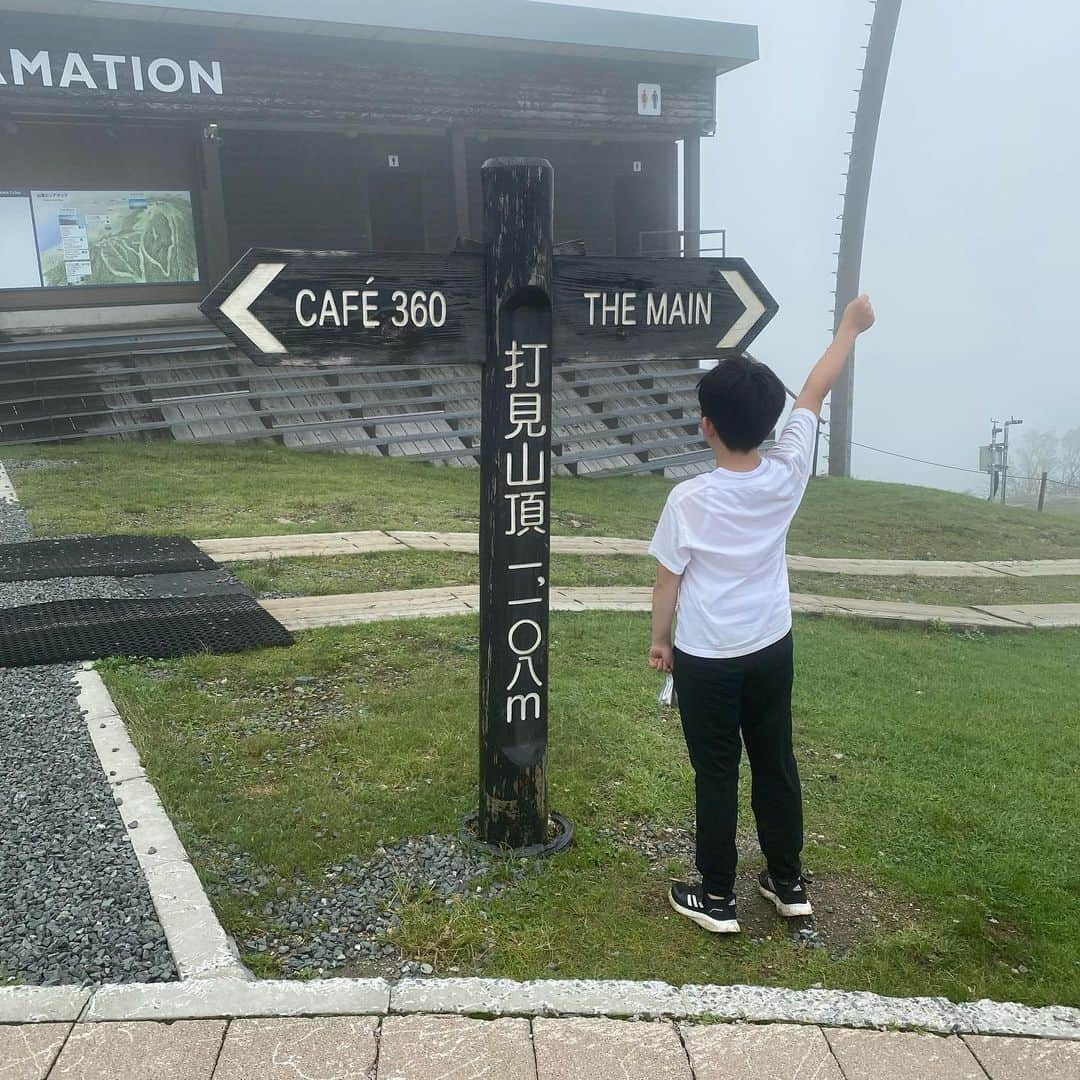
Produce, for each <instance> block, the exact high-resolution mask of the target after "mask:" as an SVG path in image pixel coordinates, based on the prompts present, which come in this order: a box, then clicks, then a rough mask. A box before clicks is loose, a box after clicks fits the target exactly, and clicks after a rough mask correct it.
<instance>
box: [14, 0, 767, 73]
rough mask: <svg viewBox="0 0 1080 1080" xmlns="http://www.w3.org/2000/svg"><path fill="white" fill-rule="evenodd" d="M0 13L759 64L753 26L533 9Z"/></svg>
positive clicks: (417, 4) (308, 7) (525, 4)
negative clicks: (47, 14)
mask: <svg viewBox="0 0 1080 1080" xmlns="http://www.w3.org/2000/svg"><path fill="white" fill-rule="evenodd" d="M0 10H8V11H25V12H33V13H35V14H38V13H40V14H45V13H53V14H62V15H82V16H88V17H91V18H118V19H135V20H153V21H154V22H155V23H163V22H170V23H180V24H187V25H198V26H232V27H246V28H249V29H261V30H276V31H281V32H285V33H291V34H314V35H328V34H331V35H335V36H342V35H348V36H351V37H358V38H368V39H382V40H389V41H404V42H420V43H427V44H440V45H447V46H453V45H460V46H471V47H481V48H503V49H508V50H514V51H523V52H541V51H542V52H548V53H552V52H554V53H562V54H565V55H576V56H583V57H588V56H591V57H606V58H609V59H616V58H620V57H622V58H625V59H648V60H662V61H664V62H666V63H681V64H692V65H694V66H703V67H709V68H712V69H713V70H714V71H716V73H717V74H721V73H723V72H725V71H731V70H732V69H733V68H737V67H741V66H742V65H744V64H748V63H751V62H752V61H754V60H756V59H757V58H758V39H757V27H754V26H747V25H745V24H742V23H725V22H714V21H711V20H705V19H683V18H673V17H671V16H667V15H643V14H637V13H633V12H625V11H609V10H606V9H602V8H591V7H573V6H570V5H566V4H553V3H544V2H539V0H456V2H454V3H452V4H451V3H447V2H446V0H395V2H393V3H387V2H386V0H303V2H302V3H298V2H297V0H127V2H117V0H0Z"/></svg>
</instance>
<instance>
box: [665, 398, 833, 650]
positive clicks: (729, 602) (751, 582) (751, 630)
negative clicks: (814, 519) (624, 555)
mask: <svg viewBox="0 0 1080 1080" xmlns="http://www.w3.org/2000/svg"><path fill="white" fill-rule="evenodd" d="M816 430H817V417H816V416H815V415H814V413H812V412H811V411H810V410H809V409H796V410H795V411H794V412H792V414H791V416H790V417H789V419H788V422H787V424H786V425H785V427H784V430H783V433H782V434H781V436H780V438H779V440H778V441H777V443H776V446H775V447H773V448H772V449H770V450H767V451H764V452H763V453H762V455H761V464H760V465H759V466H758V467H757V468H756V469H754V470H753V471H752V472H731V471H730V470H728V469H714V470H713V471H712V472H710V473H704V474H702V475H701V476H695V477H694V478H693V479H691V480H686V481H684V482H683V483H681V484H679V485H677V486H676V487H675V488H673V489H672V492H671V494H670V495H669V496H668V500H667V504H666V505H665V506H664V512H663V513H662V514H661V515H660V522H659V524H658V525H657V526H656V533H655V535H654V536H653V539H652V543H651V544H650V545H649V553H650V554H651V555H653V556H655V558H656V559H657V560H658V561H659V562H661V563H662V564H663V565H664V566H666V567H667V568H668V569H669V570H670V571H671V572H672V573H673V574H682V586H681V588H680V590H679V617H678V621H677V624H676V629H675V647H676V648H678V649H680V650H681V651H682V652H685V653H689V654H690V655H692V656H704V657H710V658H720V657H731V656H746V655H747V654H748V653H752V652H757V651H758V650H759V649H764V648H766V647H767V646H769V645H772V644H774V643H775V642H777V641H779V640H780V639H781V638H782V637H784V635H785V634H786V633H787V632H788V631H789V630H790V629H791V596H790V593H789V591H788V572H787V560H786V557H785V546H786V543H787V534H788V529H789V527H790V526H791V521H792V518H794V516H795V511H796V510H798V508H799V503H800V502H801V501H802V497H803V493H804V492H805V491H806V483H807V481H808V480H809V478H810V467H811V460H812V458H813V453H814V436H815V433H816Z"/></svg>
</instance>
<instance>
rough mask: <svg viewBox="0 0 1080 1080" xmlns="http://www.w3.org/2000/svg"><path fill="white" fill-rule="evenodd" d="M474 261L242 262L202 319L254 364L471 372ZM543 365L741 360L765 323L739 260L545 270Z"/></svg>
mask: <svg viewBox="0 0 1080 1080" xmlns="http://www.w3.org/2000/svg"><path fill="white" fill-rule="evenodd" d="M483 273H484V257H483V255H481V254H478V253H476V252H458V253H454V254H447V255H424V254H417V255H410V254H366V253H364V252H351V251H284V250H279V249H259V248H256V249H254V250H252V251H249V252H248V253H247V254H246V255H245V256H244V257H243V258H242V259H241V260H240V261H239V262H238V263H237V264H236V266H234V267H233V268H232V269H231V270H230V271H229V273H228V274H227V275H226V276H225V278H224V280H223V281H222V282H221V284H220V285H218V286H217V288H216V289H214V291H213V292H211V293H210V295H209V296H207V298H206V299H205V300H204V301H203V303H202V305H201V306H202V311H203V312H204V313H205V314H206V315H207V316H208V317H209V318H210V319H211V320H212V321H213V322H214V323H216V324H217V326H218V327H220V328H221V329H222V330H223V331H224V332H225V333H226V334H227V335H228V336H229V338H230V339H231V340H232V341H234V342H235V343H236V344H237V345H238V346H239V347H240V348H241V349H242V350H243V351H244V352H245V353H247V355H248V356H250V357H251V358H252V359H253V360H255V361H256V362H257V363H260V364H285V365H290V364H291V365H301V366H304V367H318V366H322V365H326V366H332V365H334V364H335V363H340V362H341V361H342V360H358V359H362V360H364V361H366V362H369V363H373V364H379V363H403V364H432V363H451V364H461V363H481V362H482V361H483V356H484V340H485V339H484V311H483V299H484V279H483ZM553 293H554V295H553V297H552V300H553V304H552V307H553V317H554V335H553V336H554V341H553V349H554V356H555V359H556V360H598V361H600V360H624V361H631V360H647V359H672V360H679V359H697V358H701V357H710V356H723V355H730V354H737V353H741V352H742V351H743V350H744V349H745V348H746V347H747V346H748V345H749V344H750V342H751V341H753V339H754V338H755V337H756V336H757V335H758V334H759V333H760V332H761V330H762V329H764V327H765V325H766V324H767V323H768V322H769V320H770V319H771V318H772V317H773V315H775V314H776V310H777V305H776V301H775V300H773V298H772V297H771V296H770V295H769V293H768V292H767V290H766V289H765V287H764V286H763V285H762V284H761V281H760V280H759V279H758V277H757V275H756V274H755V273H754V272H753V271H752V270H751V269H750V267H749V266H748V265H747V264H746V262H745V261H744V260H742V259H679V258H635V259H624V258H589V257H581V256H574V255H566V256H560V257H557V258H556V259H555V260H554V289H553Z"/></svg>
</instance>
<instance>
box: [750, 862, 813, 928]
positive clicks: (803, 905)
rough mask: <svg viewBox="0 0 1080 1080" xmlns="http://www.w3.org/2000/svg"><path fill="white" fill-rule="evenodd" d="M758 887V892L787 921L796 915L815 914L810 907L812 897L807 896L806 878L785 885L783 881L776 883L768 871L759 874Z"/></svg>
mask: <svg viewBox="0 0 1080 1080" xmlns="http://www.w3.org/2000/svg"><path fill="white" fill-rule="evenodd" d="M757 887H758V892H759V893H761V895H762V896H764V897H765V899H766V900H768V901H770V902H771V903H772V905H773V907H775V908H776V910H777V911H778V912H779V913H780V914H781V915H783V916H784V918H785V919H791V918H794V917H795V916H796V915H813V914H814V909H813V908H812V907H811V906H810V897H809V896H807V895H806V878H804V877H800V878H799V879H798V880H797V881H793V882H791V883H790V884H785V883H784V882H782V881H774V880H773V877H772V875H771V874H770V873H769V871H768V870H762V871H761V873H760V874H758V879H757Z"/></svg>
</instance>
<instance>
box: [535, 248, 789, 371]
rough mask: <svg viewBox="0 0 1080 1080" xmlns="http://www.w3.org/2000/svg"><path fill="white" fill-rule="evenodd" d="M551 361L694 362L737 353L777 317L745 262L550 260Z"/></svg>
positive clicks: (572, 257)
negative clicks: (552, 267)
mask: <svg viewBox="0 0 1080 1080" xmlns="http://www.w3.org/2000/svg"><path fill="white" fill-rule="evenodd" d="M553 308H554V316H555V329H554V337H555V356H556V358H557V359H560V360H562V359H572V360H591V359H595V360H646V359H696V358H699V357H709V356H724V355H731V354H739V353H742V352H743V351H744V350H745V349H746V347H747V346H748V345H749V344H750V342H751V341H753V340H754V338H755V337H757V335H758V334H759V333H760V332H761V331H762V330H763V329H764V328H765V326H766V324H767V323H768V322H769V320H770V319H772V317H773V316H774V315H775V314H776V312H777V303H776V301H775V300H774V299H773V298H772V297H771V296H770V295H769V293H768V291H767V290H766V289H765V286H764V285H762V283H761V281H760V280H759V278H758V276H757V274H755V273H754V272H753V270H751V269H750V267H749V266H748V265H747V263H746V262H745V261H744V260H743V259H680V258H636V259H624V258H614V259H612V258H580V257H574V256H562V257H559V258H556V260H555V296H554V303H553Z"/></svg>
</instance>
